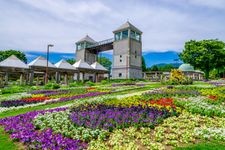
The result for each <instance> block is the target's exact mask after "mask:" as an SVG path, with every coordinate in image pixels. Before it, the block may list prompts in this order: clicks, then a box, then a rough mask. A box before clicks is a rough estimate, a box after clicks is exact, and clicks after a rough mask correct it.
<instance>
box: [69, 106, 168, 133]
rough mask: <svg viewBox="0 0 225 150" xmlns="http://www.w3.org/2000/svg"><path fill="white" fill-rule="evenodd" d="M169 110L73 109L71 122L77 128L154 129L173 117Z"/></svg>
mask: <svg viewBox="0 0 225 150" xmlns="http://www.w3.org/2000/svg"><path fill="white" fill-rule="evenodd" d="M171 115H172V113H170V112H169V111H167V110H165V109H164V110H159V109H157V108H152V107H142V106H131V107H115V106H107V105H97V106H87V107H83V106H81V107H79V108H73V110H72V113H71V116H70V118H71V120H72V121H73V122H74V124H75V125H76V126H83V127H88V128H91V129H105V130H110V131H111V130H113V129H114V128H126V127H129V126H137V127H154V126H155V125H156V124H158V123H159V122H160V121H161V120H162V119H164V118H167V117H169V116H171Z"/></svg>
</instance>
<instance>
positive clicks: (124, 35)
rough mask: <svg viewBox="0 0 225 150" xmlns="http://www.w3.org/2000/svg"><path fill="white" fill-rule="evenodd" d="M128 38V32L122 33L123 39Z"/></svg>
mask: <svg viewBox="0 0 225 150" xmlns="http://www.w3.org/2000/svg"><path fill="white" fill-rule="evenodd" d="M126 38H128V30H125V31H123V32H122V39H126Z"/></svg>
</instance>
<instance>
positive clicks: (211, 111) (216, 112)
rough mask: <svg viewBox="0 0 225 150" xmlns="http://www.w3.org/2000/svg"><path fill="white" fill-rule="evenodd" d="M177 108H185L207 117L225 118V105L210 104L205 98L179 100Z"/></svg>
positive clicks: (176, 102)
mask: <svg viewBox="0 0 225 150" xmlns="http://www.w3.org/2000/svg"><path fill="white" fill-rule="evenodd" d="M175 104H176V105H177V106H180V107H182V108H185V109H186V110H187V111H189V112H192V113H197V114H201V115H206V116H219V117H225V104H224V103H221V104H218V105H216V104H211V103H208V102H207V100H206V98H205V97H200V96H198V97H189V98H187V99H182V98H178V99H177V100H176V101H175Z"/></svg>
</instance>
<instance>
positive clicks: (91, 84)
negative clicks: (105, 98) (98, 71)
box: [85, 81, 95, 86]
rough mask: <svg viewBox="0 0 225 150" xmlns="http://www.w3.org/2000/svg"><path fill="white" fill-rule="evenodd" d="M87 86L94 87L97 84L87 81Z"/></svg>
mask: <svg viewBox="0 0 225 150" xmlns="http://www.w3.org/2000/svg"><path fill="white" fill-rule="evenodd" d="M85 84H86V85H88V86H94V85H95V83H93V82H91V81H87V82H86V83H85Z"/></svg>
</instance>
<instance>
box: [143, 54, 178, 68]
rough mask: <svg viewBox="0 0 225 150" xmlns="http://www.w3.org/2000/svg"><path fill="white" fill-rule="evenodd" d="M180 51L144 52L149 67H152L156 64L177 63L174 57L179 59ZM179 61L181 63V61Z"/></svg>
mask: <svg viewBox="0 0 225 150" xmlns="http://www.w3.org/2000/svg"><path fill="white" fill-rule="evenodd" d="M178 54H179V53H177V52H174V51H167V52H148V53H144V54H143V56H144V58H145V63H146V65H147V67H151V66H152V65H156V64H171V63H175V61H174V59H179V56H178ZM179 63H181V62H180V61H179Z"/></svg>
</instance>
